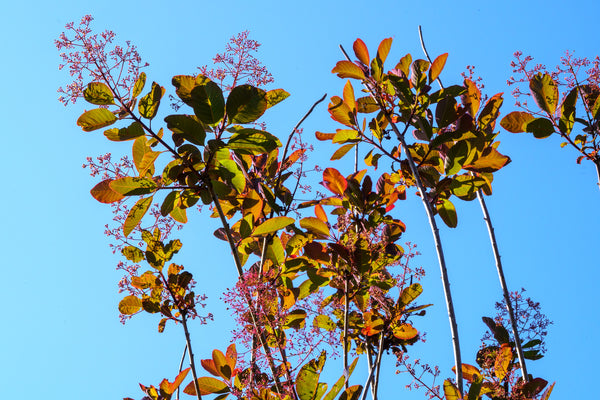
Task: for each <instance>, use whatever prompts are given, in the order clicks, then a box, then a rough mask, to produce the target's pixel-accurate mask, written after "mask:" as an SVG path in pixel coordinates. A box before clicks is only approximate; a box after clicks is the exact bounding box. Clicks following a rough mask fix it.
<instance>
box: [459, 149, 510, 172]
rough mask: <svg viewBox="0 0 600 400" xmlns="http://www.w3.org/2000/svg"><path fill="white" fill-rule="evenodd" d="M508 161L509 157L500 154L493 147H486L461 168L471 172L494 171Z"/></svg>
mask: <svg viewBox="0 0 600 400" xmlns="http://www.w3.org/2000/svg"><path fill="white" fill-rule="evenodd" d="M510 161H511V160H510V157H508V156H505V155H503V154H501V153H500V152H499V151H498V150H496V149H495V148H494V147H486V148H485V149H484V150H483V152H482V153H481V155H480V156H479V158H478V159H476V160H475V161H473V162H472V163H471V164H469V165H465V166H463V168H464V169H466V170H469V171H473V172H496V171H498V170H499V169H501V168H503V167H505V166H506V165H508V164H509V163H510Z"/></svg>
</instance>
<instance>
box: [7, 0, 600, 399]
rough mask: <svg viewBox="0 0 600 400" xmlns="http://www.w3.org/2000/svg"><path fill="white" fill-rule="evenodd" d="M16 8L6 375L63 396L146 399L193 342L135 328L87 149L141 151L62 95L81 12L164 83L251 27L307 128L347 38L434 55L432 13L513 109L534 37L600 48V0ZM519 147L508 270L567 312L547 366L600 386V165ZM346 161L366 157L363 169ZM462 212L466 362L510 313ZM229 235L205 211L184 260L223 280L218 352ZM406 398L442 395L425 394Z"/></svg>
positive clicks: (502, 201) (506, 244) (202, 334)
mask: <svg viewBox="0 0 600 400" xmlns="http://www.w3.org/2000/svg"><path fill="white" fill-rule="evenodd" d="M423 4H426V5H423ZM3 8H4V12H3V13H2V16H0V21H1V23H0V33H1V34H2V38H3V39H2V41H0V49H1V50H2V54H3V55H4V57H3V62H2V63H0V72H1V76H2V77H3V79H2V88H3V93H4V95H3V96H2V99H1V100H0V102H1V104H2V115H4V118H5V125H4V136H3V137H4V142H3V145H2V146H1V147H0V153H1V155H0V167H1V170H2V171H3V173H4V176H5V177H6V178H7V181H6V182H8V178H11V179H13V180H14V181H13V183H12V184H11V185H9V184H8V183H6V184H5V185H4V187H3V189H2V196H1V197H0V203H1V204H0V206H1V207H0V209H3V210H4V216H3V217H4V218H3V219H4V222H3V223H2V226H3V227H4V228H3V229H2V230H1V231H0V243H1V246H2V249H3V251H2V255H3V262H2V266H3V271H4V282H5V285H4V289H3V290H2V292H1V294H0V301H2V303H3V304H4V309H5V317H4V322H3V325H4V326H3V329H2V330H1V332H0V355H1V357H2V360H3V362H2V366H1V367H0V382H2V383H3V384H2V387H3V395H4V396H5V397H7V398H17V397H24V396H25V397H28V398H38V397H44V398H46V399H55V398H88V399H108V398H122V397H126V396H130V397H134V398H141V397H142V393H141V391H139V388H138V386H137V384H138V382H142V383H145V384H150V383H152V384H157V383H158V382H159V381H160V380H161V379H162V378H164V377H168V378H170V379H172V378H173V377H174V376H175V374H176V370H177V366H178V363H179V358H180V356H181V352H182V351H183V335H182V333H181V332H180V331H179V330H178V329H177V328H176V327H174V326H170V327H168V328H167V332H166V333H164V334H158V333H157V332H156V324H157V322H158V321H157V320H156V319H155V318H152V317H150V316H139V317H136V318H133V320H131V321H130V322H128V323H127V324H126V325H125V326H123V325H121V324H120V323H119V320H118V311H117V304H118V301H119V300H120V298H121V295H119V294H118V293H117V286H116V284H117V281H118V280H119V278H120V273H119V272H117V271H115V265H116V263H117V262H118V260H119V257H118V256H115V255H113V254H111V252H110V250H109V249H108V240H107V239H106V238H105V236H104V235H103V230H104V228H103V227H104V224H106V223H107V222H108V221H109V219H110V218H111V214H110V210H109V208H108V207H106V206H103V205H101V204H99V203H97V202H96V201H95V200H94V199H93V198H92V197H91V196H90V195H89V189H90V188H91V187H92V186H93V185H94V184H95V181H94V180H93V179H92V178H90V177H89V176H88V173H87V172H86V170H83V169H82V168H81V164H82V163H83V162H84V160H85V157H86V156H95V155H99V154H103V153H106V152H108V151H112V152H113V153H115V154H120V153H125V152H127V150H128V146H126V145H125V146H122V147H118V145H117V146H115V144H114V143H107V141H106V140H105V139H104V137H103V136H102V134H101V133H98V132H92V133H84V132H82V131H81V130H80V129H79V128H78V127H77V126H76V125H75V121H76V119H77V117H78V116H79V114H80V112H81V111H82V110H83V108H84V105H83V104H77V105H75V106H70V107H67V108H65V107H64V106H63V105H62V104H60V103H59V102H58V101H57V98H58V95H57V93H56V89H57V88H58V87H59V86H62V85H64V84H65V83H67V82H68V79H69V77H68V76H67V73H66V72H65V71H58V67H57V66H58V64H59V61H60V60H59V57H58V52H57V50H56V49H55V47H54V44H53V41H54V39H55V38H56V37H57V36H58V35H59V34H60V32H61V31H63V28H64V25H65V24H66V23H67V22H69V21H78V20H79V19H80V18H81V17H82V16H83V15H85V14H92V15H93V16H94V18H95V21H94V24H93V26H94V27H95V28H96V29H98V30H104V29H106V28H108V29H112V30H113V31H115V32H116V33H117V37H118V38H120V39H122V40H126V39H128V40H131V41H132V42H133V43H134V44H135V45H137V46H138V49H139V51H140V54H141V55H142V57H143V59H144V60H145V61H148V62H149V63H150V66H149V67H148V68H147V69H146V73H147V74H148V75H149V79H151V80H154V81H157V82H159V83H161V84H162V85H163V86H165V87H167V89H170V80H171V76H173V75H177V74H191V73H195V71H196V67H197V66H201V65H204V64H209V63H210V61H211V58H212V57H213V56H214V55H215V54H216V53H217V52H220V51H222V49H223V48H224V45H225V43H226V41H227V40H228V39H229V38H230V37H231V36H233V35H234V34H236V33H238V32H240V31H243V30H250V31H251V37H252V38H254V39H256V40H258V41H259V42H261V43H262V47H261V50H260V53H259V57H260V59H261V60H262V61H263V63H264V64H265V65H266V66H267V67H268V68H269V70H270V71H271V73H272V74H273V76H274V78H275V84H274V85H273V86H272V87H273V88H274V87H281V88H284V89H286V90H287V91H288V92H289V93H291V97H290V98H289V99H287V100H286V101H285V102H284V103H282V104H281V105H279V106H277V107H276V108H274V109H273V110H271V111H270V113H269V114H267V115H266V120H267V122H268V124H269V129H270V131H271V132H272V133H274V134H278V135H287V134H288V132H289V131H290V129H291V128H292V127H293V125H295V123H296V121H297V120H298V119H299V118H300V117H301V116H302V115H303V114H304V113H305V111H306V110H307V109H308V108H309V107H310V105H311V104H312V103H313V102H314V101H315V100H316V99H318V98H319V97H321V96H322V95H323V94H324V93H328V95H329V96H332V95H337V94H339V93H341V89H342V86H343V84H344V81H342V80H340V79H338V78H337V77H336V76H335V75H333V74H331V73H330V71H331V68H332V67H333V66H334V65H335V63H336V61H338V60H340V59H341V57H342V55H341V53H340V52H339V50H338V45H339V44H343V45H344V46H345V47H346V48H347V49H349V48H350V47H351V46H352V42H353V41H354V40H355V39H356V38H357V37H360V38H362V39H363V40H364V41H365V42H366V43H367V45H368V46H369V48H376V46H377V44H378V43H379V41H380V40H381V39H383V38H385V37H392V38H393V39H394V43H393V46H392V52H391V54H390V56H389V59H390V60H395V59H399V58H400V57H401V56H402V55H404V54H405V53H407V52H410V53H412V54H413V56H414V57H415V58H420V57H422V53H421V49H420V45H419V40H418V35H417V26H418V25H422V27H423V30H424V34H425V39H426V42H427V47H428V50H429V52H430V53H431V54H432V55H437V54H440V53H444V52H448V53H449V58H448V62H447V64H446V69H445V71H444V73H443V75H442V79H443V81H444V83H445V84H449V83H459V82H461V79H460V72H462V71H464V70H465V67H466V65H475V66H476V75H481V76H482V77H483V78H484V82H485V84H486V89H485V90H486V92H487V93H488V94H489V95H492V94H494V93H497V92H505V102H504V106H503V110H502V113H503V115H505V114H507V113H508V112H509V111H512V110H514V107H513V104H514V101H513V99H512V97H511V96H510V88H507V87H506V84H505V82H506V79H507V78H508V77H509V76H510V75H511V69H510V66H509V63H510V61H511V59H512V54H513V52H514V51H515V50H522V51H523V52H524V53H525V54H531V55H533V56H534V57H535V59H536V61H538V62H542V63H547V64H549V65H551V66H553V65H555V64H556V63H558V61H559V58H560V56H561V55H563V54H564V51H565V50H574V51H575V54H576V55H578V56H587V57H594V56H595V55H596V54H597V53H596V52H597V51H598V48H597V44H596V41H595V39H596V36H597V28H596V26H595V24H594V23H591V22H589V18H588V16H595V15H597V14H598V12H599V11H600V5H598V3H597V2H595V1H577V0H575V1H571V2H569V3H568V8H567V7H566V6H565V3H563V2H557V1H528V2H523V1H520V2H516V1H504V2H481V1H461V2H446V1H430V2H427V3H420V2H408V1H406V2H403V1H374V2H372V3H370V4H369V3H367V2H364V1H361V2H359V1H347V2H343V3H342V2H322V1H321V2H317V1H312V0H311V1H302V2H284V1H262V2H261V1H257V2H246V1H229V2H227V3H225V2H202V3H200V2H194V1H187V0H181V1H177V2H164V1H147V2H116V1H112V0H106V1H104V2H94V3H92V2H86V1H59V2H57V3H49V2H40V1H33V2H28V3H17V2H12V3H11V4H6V5H4V7H3ZM163 108H165V107H163ZM163 112H165V113H166V112H168V110H167V109H166V108H165V110H163ZM303 127H304V132H305V134H306V135H305V136H306V137H307V138H308V137H311V138H312V135H313V133H314V131H316V130H320V131H324V132H328V131H333V130H334V129H335V128H337V126H336V123H335V122H334V121H332V120H330V119H329V116H328V113H327V111H326V107H325V106H324V105H322V106H321V107H319V108H318V109H316V110H315V112H314V113H313V115H311V117H310V119H309V120H308V121H307V122H306V123H305V124H304V125H303ZM499 140H500V141H501V142H502V144H501V147H500V149H501V151H502V152H503V153H504V154H508V155H510V157H511V158H512V163H511V164H510V165H509V166H508V167H507V168H505V169H504V170H502V171H500V172H499V173H498V174H497V176H496V179H495V181H494V185H495V186H494V194H493V196H492V197H490V198H489V199H488V207H489V208H490V212H491V214H492V218H493V220H494V222H495V228H496V234H497V236H498V240H499V245H500V251H501V253H502V256H503V262H504V264H505V268H506V275H507V281H508V284H509V286H510V287H511V289H515V290H516V289H518V288H520V287H525V288H526V289H527V294H528V295H529V296H531V297H532V298H533V299H535V300H536V301H539V302H541V304H542V307H543V310H544V312H545V313H546V314H547V315H548V316H549V318H550V319H551V320H553V321H554V325H553V326H551V328H550V332H549V335H548V353H547V355H546V357H545V358H544V359H542V360H540V361H537V362H534V363H531V364H530V365H529V371H530V372H531V373H532V374H533V375H535V376H540V377H543V378H545V379H547V380H548V381H550V382H552V381H557V384H556V387H555V391H554V393H553V396H552V398H554V399H562V398H583V397H589V393H588V391H589V390H590V389H589V388H588V385H589V382H593V381H594V380H595V378H596V374H595V370H594V369H593V368H591V367H592V364H593V363H594V362H595V361H596V360H597V359H598V356H599V355H600V354H599V352H598V350H597V346H596V343H595V337H596V333H597V332H598V329H599V328H600V323H599V322H598V318H597V317H598V311H597V307H598V305H600V291H598V290H597V287H598V282H599V278H600V269H599V268H598V266H599V262H598V248H599V247H598V241H599V239H600V235H599V234H598V226H600V207H598V204H599V201H600V192H599V191H598V186H597V185H596V177H595V171H594V169H593V168H592V166H591V165H588V164H586V163H585V162H584V164H583V165H577V164H576V163H575V157H576V155H575V154H574V152H573V151H571V150H570V149H566V148H565V149H561V148H560V147H559V142H560V141H559V140H558V139H556V138H550V139H547V140H543V141H540V140H535V139H533V138H532V137H529V136H527V135H525V134H521V135H514V134H511V133H508V132H505V131H503V132H502V133H501V135H500V137H499ZM316 145H317V146H318V147H317V151H316V152H315V153H314V154H315V157H316V159H317V160H318V161H319V163H320V164H321V165H324V163H325V162H327V159H328V155H330V154H331V153H332V152H333V151H334V148H333V147H331V146H330V145H327V144H323V143H322V142H319V143H318V144H316ZM334 166H335V167H336V168H338V169H340V170H343V171H346V172H349V171H350V169H351V165H350V164H349V163H348V162H338V163H337V164H336V165H334ZM457 208H458V212H459V226H458V227H457V228H456V229H452V230H450V229H446V228H444V229H442V238H443V241H444V245H445V247H446V249H447V261H448V264H449V269H450V278H451V281H452V284H453V290H454V292H455V293H456V295H455V297H456V298H455V303H456V304H455V306H456V309H457V314H458V323H459V329H460V332H461V344H462V350H463V361H464V362H467V363H474V355H475V352H476V350H477V348H478V346H479V338H480V337H481V335H482V333H483V331H484V325H483V323H481V319H480V317H481V316H484V315H488V316H492V315H493V313H494V311H493V304H494V302H495V301H497V300H499V299H500V297H501V293H500V290H499V288H498V285H497V277H496V272H495V269H494V268H493V259H492V256H491V252H490V249H489V245H488V241H487V240H488V239H487V232H486V230H485V226H484V224H483V221H482V218H481V213H480V210H479V206H478V204H476V203H475V202H473V203H458V204H457ZM397 210H398V213H399V217H400V218H401V219H402V220H403V221H404V222H405V223H406V225H407V227H408V229H407V233H406V240H407V241H412V242H415V243H417V244H418V246H419V251H420V252H421V253H422V255H421V256H420V257H418V258H417V259H416V261H415V262H416V263H419V264H420V265H422V266H423V267H424V268H425V269H426V271H427V272H428V277H427V279H426V280H425V281H424V282H423V286H424V288H425V293H424V295H423V296H424V298H425V301H427V302H431V303H434V304H435V306H434V307H433V308H432V309H431V311H430V312H428V314H427V317H426V318H423V319H422V320H421V321H418V324H419V327H421V328H423V329H424V330H426V331H427V332H428V342H427V343H425V344H420V345H418V346H415V347H414V351H415V352H416V353H418V354H419V355H420V356H421V358H422V359H423V360H424V361H426V362H430V363H437V364H438V365H439V366H440V368H441V370H442V377H446V376H448V377H449V376H452V372H451V371H450V367H451V366H452V362H453V361H452V350H451V347H450V340H449V328H448V321H447V317H446V311H445V306H444V303H443V297H442V287H441V283H440V281H439V278H438V277H439V272H438V271H439V269H438V267H437V260H436V256H435V253H434V251H433V242H432V238H431V233H430V232H429V228H428V225H427V222H426V219H425V214H424V212H423V210H422V207H421V205H420V203H419V201H418V198H417V197H416V196H412V197H411V196H409V200H408V201H406V202H404V203H402V204H400V205H398V206H397ZM213 229H214V221H209V219H208V217H207V215H198V216H195V217H194V218H191V221H190V223H189V224H188V226H186V228H185V229H184V231H183V233H182V240H183V243H184V247H183V250H182V252H181V253H180V255H178V256H177V259H176V261H178V262H180V263H182V264H184V265H186V267H188V268H189V269H190V270H192V271H193V272H194V273H195V276H196V277H197V278H199V277H200V276H203V277H204V280H200V279H199V287H198V290H199V291H205V292H206V293H207V295H208V296H209V300H208V306H207V310H208V311H210V312H213V313H214V314H215V315H216V320H215V322H214V323H212V324H210V325H208V326H204V327H199V326H195V327H193V334H194V336H195V338H196V341H195V343H196V348H195V353H196V356H197V357H198V358H204V357H207V356H208V355H209V353H210V351H211V350H212V349H214V348H220V349H224V348H225V347H226V346H227V344H228V331H229V330H230V329H231V327H232V324H233V323H232V321H231V320H230V318H229V316H228V313H227V311H226V310H225V309H224V306H223V305H222V304H221V301H220V300H219V298H220V294H221V293H222V291H223V290H224V289H225V288H226V287H228V286H230V285H231V284H232V282H233V279H234V268H233V264H232V263H231V262H230V260H229V258H228V250H227V248H226V247H225V245H223V243H222V242H218V241H217V240H216V239H214V238H213V237H212V230H213ZM467 254H468V255H467ZM388 367H389V368H387V369H386V373H385V374H384V375H383V376H382V385H383V386H382V391H381V394H382V395H383V394H386V396H385V397H388V396H396V395H397V390H398V385H404V384H406V382H404V381H403V380H402V378H401V377H398V376H397V375H395V374H394V371H395V368H393V364H391V363H390V364H389V366H388ZM333 374H334V375H337V376H339V373H338V372H334V373H333ZM332 379H333V378H332ZM356 383H359V382H356ZM360 383H361V384H362V379H361V382H360ZM586 384H587V385H586ZM382 397H383V396H382ZM406 398H422V393H419V392H413V393H410V395H409V394H407V395H406Z"/></svg>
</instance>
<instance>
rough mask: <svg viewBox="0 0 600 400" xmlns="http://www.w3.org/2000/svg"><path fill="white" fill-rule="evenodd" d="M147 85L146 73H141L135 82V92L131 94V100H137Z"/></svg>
mask: <svg viewBox="0 0 600 400" xmlns="http://www.w3.org/2000/svg"><path fill="white" fill-rule="evenodd" d="M145 85H146V73H145V72H141V73H140V75H139V76H138V77H137V79H136V80H135V84H134V85H133V91H132V92H131V98H132V99H135V98H136V97H138V96H139V95H140V93H142V90H144V86H145Z"/></svg>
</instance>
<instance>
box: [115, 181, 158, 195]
mask: <svg viewBox="0 0 600 400" xmlns="http://www.w3.org/2000/svg"><path fill="white" fill-rule="evenodd" d="M156 187H157V186H156V183H155V182H154V181H153V180H152V179H148V178H139V177H131V176H126V177H124V178H119V179H115V180H113V181H111V182H110V189H111V190H113V191H115V192H117V193H119V194H121V195H123V196H140V195H145V194H150V193H153V192H154V191H155V190H156Z"/></svg>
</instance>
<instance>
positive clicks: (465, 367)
mask: <svg viewBox="0 0 600 400" xmlns="http://www.w3.org/2000/svg"><path fill="white" fill-rule="evenodd" d="M461 370H462V374H463V378H464V379H466V380H467V381H468V382H469V383H471V382H473V380H474V379H475V377H476V376H481V372H480V371H479V369H478V368H477V367H475V366H473V365H471V364H464V363H463V364H462V367H461ZM452 372H456V367H452Z"/></svg>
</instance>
